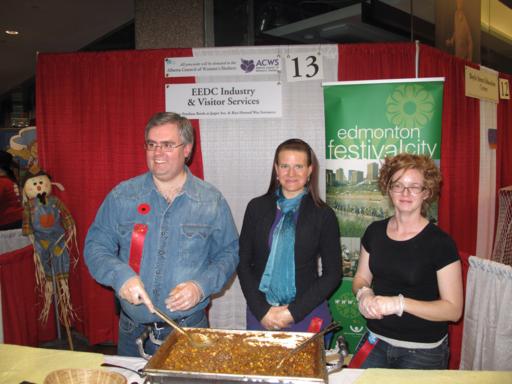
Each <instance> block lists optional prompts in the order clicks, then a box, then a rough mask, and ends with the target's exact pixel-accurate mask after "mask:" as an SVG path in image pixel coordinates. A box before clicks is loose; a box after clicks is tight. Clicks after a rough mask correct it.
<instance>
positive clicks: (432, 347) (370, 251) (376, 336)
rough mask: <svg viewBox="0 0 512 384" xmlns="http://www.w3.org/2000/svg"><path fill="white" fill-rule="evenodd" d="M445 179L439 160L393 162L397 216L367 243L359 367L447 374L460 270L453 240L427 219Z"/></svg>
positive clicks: (358, 289) (391, 192) (390, 176)
mask: <svg viewBox="0 0 512 384" xmlns="http://www.w3.org/2000/svg"><path fill="white" fill-rule="evenodd" d="M440 182H441V174H440V172H439V169H438V168H437V166H436V164H435V163H434V161H433V160H432V159H430V158H429V157H427V156H423V155H412V154H408V153H402V154H399V155H397V156H394V157H387V158H386V159H385V161H384V164H383V165H382V167H381V169H380V173H379V188H380V190H381V192H382V194H383V195H387V196H388V197H389V200H390V203H391V204H392V206H393V209H394V215H393V216H391V217H389V218H387V219H384V220H381V221H376V222H373V223H372V224H370V225H369V226H368V228H367V229H366V232H365V234H364V235H363V238H362V239H361V254H360V258H359V265H358V268H357V272H356V275H355V277H354V280H353V283H352V291H353V292H354V294H355V295H356V298H357V301H358V303H359V311H360V312H361V314H362V315H363V316H364V317H365V318H366V319H367V327H368V332H367V333H366V334H365V336H364V337H363V339H362V340H361V342H360V345H359V347H358V350H357V352H356V354H355V356H354V358H353V360H354V364H352V366H353V367H355V366H359V367H361V368H407V369H445V368H446V367H447V364H448V356H449V349H448V322H449V321H457V320H458V319H459V318H460V316H461V314H462V307H463V290H462V275H461V263H460V259H459V256H458V252H457V248H456V245H455V243H454V241H453V240H452V239H451V237H450V236H449V235H448V234H446V233H445V232H443V231H442V230H441V229H439V228H438V227H437V226H436V225H435V224H433V223H431V222H430V221H429V220H428V219H427V211H428V208H429V206H430V204H432V203H433V202H435V201H436V200H437V198H438V195H439V187H440Z"/></svg>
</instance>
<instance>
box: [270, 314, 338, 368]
mask: <svg viewBox="0 0 512 384" xmlns="http://www.w3.org/2000/svg"><path fill="white" fill-rule="evenodd" d="M339 327H340V325H339V324H338V323H337V322H335V321H333V322H332V323H331V324H329V325H328V326H327V327H325V328H324V329H322V330H321V331H320V332H318V333H315V334H314V335H313V336H311V337H310V338H308V339H306V340H304V341H303V342H302V343H300V344H299V345H297V346H296V347H295V348H293V349H292V350H291V351H289V352H288V353H287V354H286V355H284V356H283V358H282V359H281V360H279V363H277V365H276V369H279V368H281V365H283V363H284V362H285V361H286V360H288V359H289V358H290V357H292V356H294V355H296V354H297V353H299V352H300V351H302V350H303V349H304V347H305V346H307V345H308V344H309V343H311V342H312V341H314V340H316V339H318V338H320V337H321V336H323V335H325V334H326V333H328V332H330V331H332V330H333V329H336V328H339Z"/></svg>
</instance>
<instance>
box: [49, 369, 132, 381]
mask: <svg viewBox="0 0 512 384" xmlns="http://www.w3.org/2000/svg"><path fill="white" fill-rule="evenodd" d="M44 384H126V378H125V377H124V376H123V375H121V374H119V373H115V372H107V371H101V370H99V369H80V368H76V369H59V370H57V371H53V372H50V373H49V374H48V376H46V377H45V379H44Z"/></svg>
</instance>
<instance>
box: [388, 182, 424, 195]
mask: <svg viewBox="0 0 512 384" xmlns="http://www.w3.org/2000/svg"><path fill="white" fill-rule="evenodd" d="M406 189H407V191H409V192H410V193H411V194H413V195H419V194H420V193H421V192H423V191H424V190H426V189H427V188H425V187H424V186H422V185H409V186H408V187H406V186H405V185H403V184H402V183H392V184H391V185H390V186H389V190H390V191H391V192H393V193H403V192H404V191H405V190H406Z"/></svg>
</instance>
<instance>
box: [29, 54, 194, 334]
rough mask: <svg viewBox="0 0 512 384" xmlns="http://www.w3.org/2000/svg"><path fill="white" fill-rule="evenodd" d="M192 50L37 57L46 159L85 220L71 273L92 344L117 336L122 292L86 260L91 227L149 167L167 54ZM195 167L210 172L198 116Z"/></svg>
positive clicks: (79, 220)
mask: <svg viewBox="0 0 512 384" xmlns="http://www.w3.org/2000/svg"><path fill="white" fill-rule="evenodd" d="M183 56H192V50H191V49H158V50H143V51H117V52H102V53H96V52H93V53H71V54H40V55H39V56H38V60H37V73H36V79H37V81H36V97H37V111H36V120H37V135H38V148H39V158H40V162H41V165H42V167H43V169H45V170H46V171H47V172H48V173H49V174H50V175H51V176H52V179H53V181H56V182H60V183H62V184H63V185H64V187H65V188H66V191H65V193H64V194H62V195H61V198H62V200H63V201H64V203H65V204H66V205H67V207H68V208H69V209H70V211H71V212H72V215H73V217H74V219H75V221H76V224H77V230H78V244H79V248H80V256H79V259H78V264H77V267H76V268H75V269H73V270H72V271H71V273H70V287H71V297H72V301H73V305H74V307H75V309H76V312H77V314H78V321H76V323H75V324H74V327H75V328H76V329H77V330H78V331H80V332H81V333H83V334H84V335H85V336H86V337H87V339H88V340H89V342H90V343H92V344H96V343H100V342H105V341H117V316H116V315H115V310H114V308H115V307H114V296H113V293H112V291H111V290H110V289H107V288H105V287H102V286H100V285H99V284H97V283H96V282H95V281H94V280H93V279H92V278H91V276H90V274H89V272H88V270H87V267H86V266H85V263H84V262H83V259H82V256H81V255H82V250H83V243H84V240H85V236H86V234H87V230H88V228H89V226H90V224H91V222H92V221H93V219H94V217H95V214H96V211H97V209H98V207H99V205H100V204H101V202H102V201H103V199H104V198H105V196H106V195H107V193H108V192H109V191H110V190H111V189H112V188H113V187H114V186H115V185H116V184H117V183H119V182H120V181H121V180H124V179H128V178H130V177H133V176H135V175H137V174H140V173H142V172H145V171H146V170H147V167H146V162H145V154H144V149H143V144H144V127H145V125H146V122H147V120H148V119H149V117H150V116H152V115H153V114H154V113H155V112H160V111H164V110H165V84H166V83H171V82H178V81H179V82H193V81H194V79H193V78H181V79H180V78H178V79H166V78H165V76H164V59H165V58H167V57H183ZM193 124H194V128H195V130H196V138H197V140H196V149H195V153H194V157H193V161H192V164H191V166H190V168H191V170H192V172H193V173H194V174H195V175H197V176H199V177H203V170H202V157H201V142H200V137H199V127H198V122H197V121H194V122H193Z"/></svg>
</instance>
